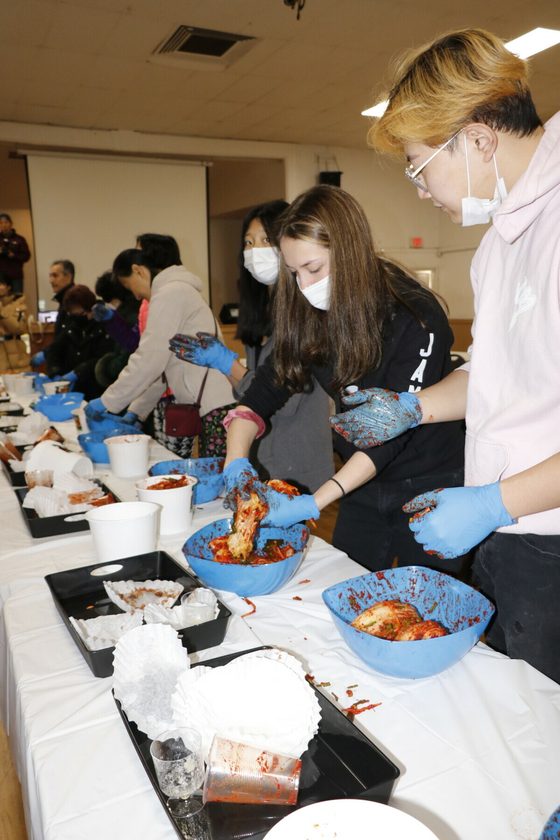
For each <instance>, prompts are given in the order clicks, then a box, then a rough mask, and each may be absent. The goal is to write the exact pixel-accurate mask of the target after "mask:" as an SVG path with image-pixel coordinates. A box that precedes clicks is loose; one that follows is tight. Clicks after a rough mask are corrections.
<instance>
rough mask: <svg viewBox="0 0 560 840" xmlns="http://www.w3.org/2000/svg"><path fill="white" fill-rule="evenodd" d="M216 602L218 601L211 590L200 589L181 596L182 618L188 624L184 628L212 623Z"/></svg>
mask: <svg viewBox="0 0 560 840" xmlns="http://www.w3.org/2000/svg"><path fill="white" fill-rule="evenodd" d="M217 601H218V599H217V598H216V595H215V594H214V593H213V592H212V590H211V589H203V588H202V587H199V588H198V589H194V590H193V591H192V592H186V593H185V594H184V595H182V596H181V607H182V608H183V618H184V620H185V621H187V622H188V624H185V627H187V626H192V625H193V624H204V622H206V621H213V619H214V616H215V614H216V604H217Z"/></svg>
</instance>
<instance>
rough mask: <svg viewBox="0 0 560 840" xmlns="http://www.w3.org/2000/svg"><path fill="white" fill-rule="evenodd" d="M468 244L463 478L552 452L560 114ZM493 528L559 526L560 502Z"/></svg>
mask: <svg viewBox="0 0 560 840" xmlns="http://www.w3.org/2000/svg"><path fill="white" fill-rule="evenodd" d="M545 129H546V131H545V134H544V135H543V137H542V139H541V141H540V143H539V145H538V147H537V150H536V152H535V154H534V155H533V158H532V160H531V163H530V164H529V167H528V168H527V170H526V171H525V173H524V174H523V175H522V177H521V178H520V179H519V181H518V182H517V183H516V184H515V186H514V187H513V189H512V190H511V192H510V193H509V195H508V196H507V198H506V200H505V201H504V202H503V204H502V206H501V207H500V209H499V210H498V212H497V213H496V215H495V216H494V224H493V225H492V227H491V228H490V230H489V231H488V232H487V234H486V235H485V237H484V239H483V240H482V242H481V244H480V247H479V249H478V251H477V252H476V254H475V256H474V259H473V263H472V267H471V280H472V285H473V290H474V296H475V320H474V323H473V346H472V348H471V362H470V375H469V386H468V399H467V418H466V420H467V442H466V449H465V484H467V485H479V484H488V483H490V482H494V481H496V480H498V479H503V478H507V477H508V476H510V475H515V474H517V473H519V472H521V471H523V470H526V469H528V468H529V467H532V466H534V465H535V464H538V463H540V462H541V461H544V460H545V459H546V458H549V457H550V456H551V455H554V454H555V453H557V452H560V113H558V114H556V115H555V116H554V117H553V118H552V119H551V120H550V121H549V122H548V123H547V124H546V126H545ZM499 530H500V531H503V532H506V533H508V532H511V533H521V534H527V533H531V534H560V508H556V509H554V510H550V511H545V512H543V513H537V514H533V515H531V516H523V517H520V519H518V520H517V521H516V522H515V523H514V524H513V525H510V526H508V527H507V528H500V529H499Z"/></svg>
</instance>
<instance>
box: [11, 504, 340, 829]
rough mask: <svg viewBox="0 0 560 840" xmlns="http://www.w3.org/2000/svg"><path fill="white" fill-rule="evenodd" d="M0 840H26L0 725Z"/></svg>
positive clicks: (327, 516) (325, 518)
mask: <svg viewBox="0 0 560 840" xmlns="http://www.w3.org/2000/svg"><path fill="white" fill-rule="evenodd" d="M337 513H338V503H337V502H334V503H333V504H332V505H329V507H328V508H327V509H326V510H324V511H323V513H322V514H321V518H320V519H319V520H318V522H317V530H316V531H315V530H313V529H312V530H313V533H314V534H317V536H319V537H321V538H322V539H324V540H326V541H327V542H329V543H330V541H331V538H332V532H333V528H334V523H335V521H336V516H337ZM0 840H28V838H27V832H26V830H25V821H24V819H23V806H22V803H21V788H20V785H19V782H18V779H17V776H16V773H15V770H14V766H13V764H12V759H11V756H10V747H9V744H8V738H7V736H6V732H5V731H4V727H3V726H2V725H1V724H0Z"/></svg>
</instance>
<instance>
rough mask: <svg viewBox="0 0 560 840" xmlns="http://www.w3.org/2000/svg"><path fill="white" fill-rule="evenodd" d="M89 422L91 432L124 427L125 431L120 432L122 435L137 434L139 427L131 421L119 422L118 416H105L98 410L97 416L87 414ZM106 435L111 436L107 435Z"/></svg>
mask: <svg viewBox="0 0 560 840" xmlns="http://www.w3.org/2000/svg"><path fill="white" fill-rule="evenodd" d="M86 419H87V424H88V427H89V430H90V432H106V431H110V430H111V429H118V428H121V427H122V428H123V430H124V431H122V432H119V434H120V435H137V434H138V429H137V428H136V426H133V425H132V424H130V423H119V421H118V418H117V419H115V417H105V415H104V414H102V413H101V412H96V416H95V417H94V416H92V415H89V414H86ZM106 437H109V435H107V436H106Z"/></svg>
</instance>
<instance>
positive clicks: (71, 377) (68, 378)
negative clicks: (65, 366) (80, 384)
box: [61, 370, 78, 391]
mask: <svg viewBox="0 0 560 840" xmlns="http://www.w3.org/2000/svg"><path fill="white" fill-rule="evenodd" d="M61 379H63V380H64V381H65V382H69V383H70V391H73V390H74V385H75V384H76V382H77V381H78V375H77V374H76V373H74V371H73V370H71V371H70V373H66V374H65V375H64V376H61Z"/></svg>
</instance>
